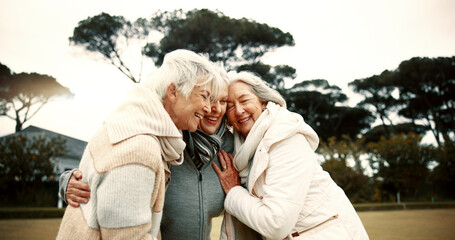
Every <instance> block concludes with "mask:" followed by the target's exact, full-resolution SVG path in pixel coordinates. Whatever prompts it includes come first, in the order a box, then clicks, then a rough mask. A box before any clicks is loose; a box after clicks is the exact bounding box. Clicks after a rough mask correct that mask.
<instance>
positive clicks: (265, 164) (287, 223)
mask: <svg viewBox="0 0 455 240" xmlns="http://www.w3.org/2000/svg"><path fill="white" fill-rule="evenodd" d="M317 145H318V137H317V135H316V133H315V132H314V131H313V129H311V127H310V126H308V125H307V124H306V123H305V122H304V121H303V119H302V117H301V116H300V115H298V114H296V113H292V112H289V111H287V110H285V109H284V108H283V109H281V110H280V111H279V113H278V116H276V117H274V119H273V121H272V123H271V126H270V127H269V129H268V130H267V131H266V133H265V135H264V138H263V139H262V140H261V141H260V143H259V145H258V148H257V149H256V151H255V154H254V158H253V162H252V165H251V167H250V173H249V175H248V179H247V187H248V189H245V188H243V187H241V186H238V187H235V188H232V189H231V190H230V191H229V193H228V195H227V197H226V200H225V204H224V206H225V209H226V212H227V216H228V218H225V219H224V221H225V223H224V224H223V229H222V233H221V239H244V238H242V237H241V236H240V235H239V234H238V232H237V233H234V232H235V229H233V227H230V226H235V224H232V223H229V221H230V219H231V218H230V216H229V214H231V215H233V216H235V217H236V218H237V219H239V220H240V221H241V222H243V223H245V224H246V225H248V226H249V227H250V228H252V229H254V230H255V231H257V232H259V233H260V234H261V235H262V236H263V238H264V239H279V240H281V239H368V235H367V233H366V231H365V229H364V227H363V225H362V223H361V221H360V219H359V217H358V215H357V213H356V212H355V210H354V208H353V206H352V204H351V203H350V201H349V199H348V198H347V197H346V195H345V193H344V192H343V190H342V189H341V188H339V187H338V186H337V185H336V184H335V182H334V181H333V180H332V179H331V177H330V175H329V174H328V173H327V172H325V171H324V170H323V169H322V168H321V166H320V165H319V163H318V162H317V156H316V154H315V153H314V150H315V149H316V148H317ZM232 236H235V237H232Z"/></svg>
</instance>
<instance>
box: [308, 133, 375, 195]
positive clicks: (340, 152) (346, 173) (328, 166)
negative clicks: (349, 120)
mask: <svg viewBox="0 0 455 240" xmlns="http://www.w3.org/2000/svg"><path fill="white" fill-rule="evenodd" d="M362 145H363V139H355V141H353V140H352V139H351V138H350V137H349V136H348V135H343V136H342V137H341V139H336V138H335V137H331V138H329V139H328V140H327V141H321V143H320V145H319V148H318V149H317V152H318V153H319V154H321V155H322V156H323V157H324V160H325V161H324V162H323V163H322V164H321V166H322V168H323V169H324V170H326V171H327V172H329V173H330V176H331V177H332V179H333V180H334V181H335V182H336V183H337V185H338V186H340V187H341V188H342V189H343V190H344V191H345V193H346V195H347V196H348V197H349V199H350V200H351V202H367V201H370V198H371V189H372V183H371V182H370V181H369V177H368V176H366V175H365V173H364V171H365V170H364V168H363V167H362V164H361V160H360V156H361V155H362V153H363V152H364V150H363V148H362ZM349 160H351V161H353V162H354V166H348V161H349Z"/></svg>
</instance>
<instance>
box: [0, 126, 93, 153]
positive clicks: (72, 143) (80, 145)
mask: <svg viewBox="0 0 455 240" xmlns="http://www.w3.org/2000/svg"><path fill="white" fill-rule="evenodd" d="M21 134H26V135H27V136H31V137H35V136H44V137H51V138H52V137H61V138H63V139H66V148H67V150H68V153H67V154H66V155H65V157H68V158H74V159H81V157H82V154H83V153H84V150H85V147H86V146H87V142H85V141H82V140H79V139H76V138H72V137H68V136H66V135H62V134H60V133H56V132H52V131H49V130H46V129H42V128H39V127H35V126H29V127H27V128H25V129H22V131H20V132H17V133H13V134H10V135H7V136H3V137H9V136H16V135H21ZM3 137H2V138H3Z"/></svg>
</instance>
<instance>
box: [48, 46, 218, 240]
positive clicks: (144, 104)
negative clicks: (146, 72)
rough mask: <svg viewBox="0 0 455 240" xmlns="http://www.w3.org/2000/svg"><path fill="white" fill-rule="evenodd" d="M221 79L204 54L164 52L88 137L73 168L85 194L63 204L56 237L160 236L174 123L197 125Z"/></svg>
mask: <svg viewBox="0 0 455 240" xmlns="http://www.w3.org/2000/svg"><path fill="white" fill-rule="evenodd" d="M223 87H225V85H223V83H222V82H221V79H220V75H219V72H218V69H216V68H215V66H214V65H213V63H212V62H210V61H209V60H208V59H207V58H206V57H203V56H201V55H198V54H196V53H194V52H191V51H188V50H175V51H173V52H171V53H168V54H167V55H166V56H165V57H164V61H163V64H162V65H161V67H160V68H159V69H158V70H156V72H155V73H154V74H153V75H152V77H151V78H150V79H148V80H147V81H145V82H143V83H141V84H138V85H136V86H133V88H132V90H131V91H130V92H129V93H128V95H127V96H126V99H125V101H124V102H123V103H122V104H120V106H119V107H118V108H117V109H116V110H114V112H113V113H112V114H111V115H110V116H109V117H108V118H107V120H106V121H105V122H104V124H103V126H102V127H101V128H100V129H99V130H98V132H97V133H96V134H95V135H94V136H93V137H92V139H91V140H90V141H89V143H88V145H87V148H86V150H85V152H84V155H83V157H82V160H81V162H80V165H79V170H80V171H81V172H82V173H83V178H82V180H81V181H82V182H86V183H88V184H89V187H90V191H91V195H90V201H88V202H87V203H86V204H82V203H81V204H80V208H74V207H72V206H68V207H67V209H66V211H65V215H64V217H63V220H62V223H61V226H60V229H59V233H58V236H57V239H157V238H158V239H159V238H160V236H159V228H160V223H161V217H162V211H163V205H164V197H165V190H166V187H167V185H168V183H169V175H170V172H169V165H178V164H181V163H182V161H183V154H182V153H183V151H184V149H185V142H184V141H183V139H182V131H181V130H189V131H191V132H194V131H196V129H197V127H198V125H199V123H200V121H201V120H202V119H203V117H204V115H206V114H209V113H210V111H211V110H210V99H211V98H215V99H216V98H218V93H219V92H220V90H221V88H223ZM176 227H178V226H176Z"/></svg>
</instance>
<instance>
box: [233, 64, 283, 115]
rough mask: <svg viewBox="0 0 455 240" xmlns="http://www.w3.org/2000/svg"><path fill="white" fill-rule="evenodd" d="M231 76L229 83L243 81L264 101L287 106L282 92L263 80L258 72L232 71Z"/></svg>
mask: <svg viewBox="0 0 455 240" xmlns="http://www.w3.org/2000/svg"><path fill="white" fill-rule="evenodd" d="M228 76H229V85H231V84H232V83H234V82H238V81H241V82H243V83H245V84H247V85H248V86H249V87H250V89H251V90H252V91H253V93H254V94H256V96H257V97H258V98H259V100H260V101H261V102H263V103H268V102H274V103H276V104H278V105H280V106H282V107H286V101H285V100H284V98H283V97H282V96H281V94H280V93H279V92H278V91H276V90H275V89H273V88H271V87H270V86H269V85H268V84H267V82H265V81H264V80H262V79H261V78H260V77H258V76H257V75H256V74H254V73H252V72H248V71H242V72H234V71H231V72H229V73H228Z"/></svg>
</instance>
